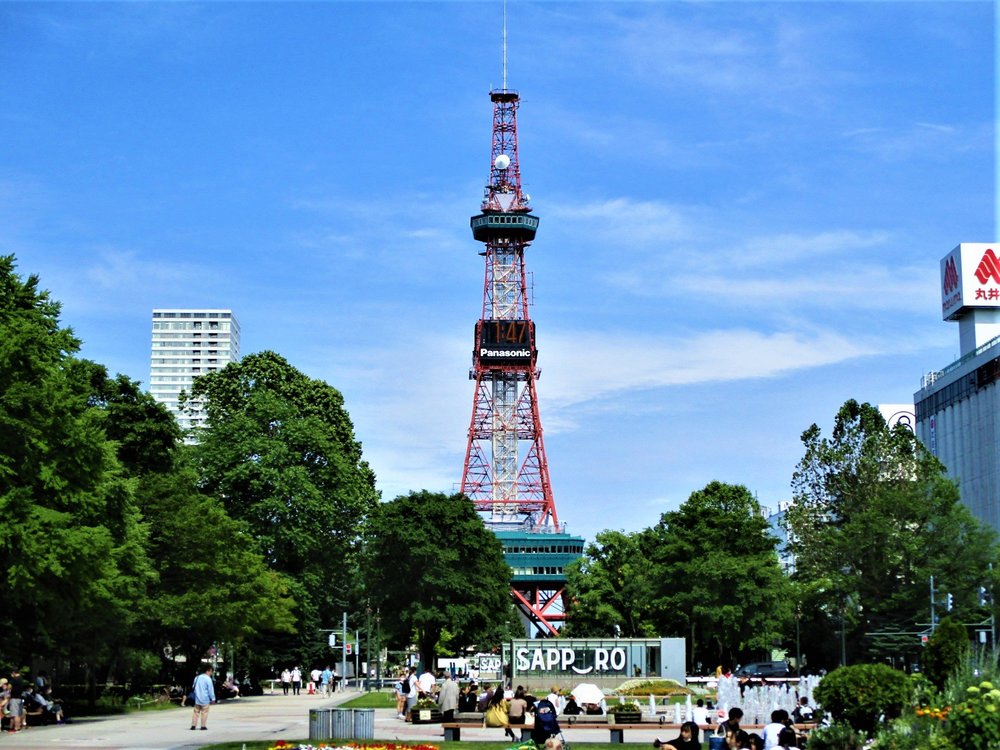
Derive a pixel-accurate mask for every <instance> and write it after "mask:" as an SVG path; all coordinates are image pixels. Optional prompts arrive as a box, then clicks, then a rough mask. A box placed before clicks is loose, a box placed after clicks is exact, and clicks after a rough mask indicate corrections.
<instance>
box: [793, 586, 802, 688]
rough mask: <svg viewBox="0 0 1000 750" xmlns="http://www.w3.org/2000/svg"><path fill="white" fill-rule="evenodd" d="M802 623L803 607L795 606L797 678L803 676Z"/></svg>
mask: <svg viewBox="0 0 1000 750" xmlns="http://www.w3.org/2000/svg"><path fill="white" fill-rule="evenodd" d="M801 623H802V605H801V604H796V605H795V676H796V677H801V676H802V645H801V641H800V625H801Z"/></svg>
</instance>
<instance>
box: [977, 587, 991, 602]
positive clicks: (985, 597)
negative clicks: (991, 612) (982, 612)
mask: <svg viewBox="0 0 1000 750" xmlns="http://www.w3.org/2000/svg"><path fill="white" fill-rule="evenodd" d="M979 606H980V607H988V606H990V592H989V591H988V590H987V588H986V587H985V586H980V587H979Z"/></svg>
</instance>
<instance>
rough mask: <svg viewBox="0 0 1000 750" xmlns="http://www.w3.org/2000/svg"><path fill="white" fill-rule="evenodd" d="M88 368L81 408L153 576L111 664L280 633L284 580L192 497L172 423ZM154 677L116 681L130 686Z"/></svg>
mask: <svg viewBox="0 0 1000 750" xmlns="http://www.w3.org/2000/svg"><path fill="white" fill-rule="evenodd" d="M92 367H93V371H92V373H91V378H90V380H91V383H92V387H93V395H92V396H91V403H92V404H93V405H95V406H96V407H98V408H99V410H100V413H101V415H102V422H101V424H102V427H103V429H104V433H105V435H106V436H107V437H108V439H109V440H111V442H112V444H113V445H114V447H115V450H116V452H117V455H118V458H119V461H120V462H121V464H122V467H123V470H124V472H125V474H126V475H127V476H128V477H129V479H130V484H131V486H132V487H134V489H135V492H134V495H135V498H136V507H137V508H138V510H139V511H140V513H141V518H142V522H143V524H144V527H145V528H146V529H147V531H148V536H147V541H146V544H147V551H148V554H149V558H150V560H151V561H152V562H151V566H152V568H153V571H154V572H155V574H156V575H155V578H154V580H153V581H152V582H151V583H150V584H149V586H148V589H147V597H146V601H145V602H144V606H143V607H141V608H139V609H138V611H137V613H136V614H137V622H136V623H135V627H134V628H133V630H132V637H131V639H130V642H131V649H130V650H129V651H123V652H122V653H121V654H119V658H118V662H119V663H120V664H135V665H137V668H138V667H144V666H147V665H148V664H150V663H151V662H152V663H153V664H155V665H157V666H163V661H164V659H163V655H164V654H165V653H172V654H173V655H178V654H183V655H186V656H187V657H188V663H195V662H196V661H197V659H198V658H200V657H201V656H202V655H203V654H204V653H205V652H206V651H207V650H208V648H209V647H210V646H211V645H213V644H225V645H226V646H227V647H228V646H232V645H239V644H241V643H243V642H244V641H246V640H247V639H249V638H251V637H254V636H257V635H259V634H260V633H262V632H264V633H266V632H269V631H278V632H290V631H291V630H292V628H293V625H294V620H293V618H292V614H291V613H292V606H293V604H294V602H293V601H292V600H291V599H290V598H289V597H288V592H287V588H288V584H287V581H285V580H284V579H283V578H282V577H281V575H280V574H278V573H275V572H273V571H271V570H269V569H268V568H267V566H266V565H265V563H264V560H263V557H262V556H261V554H260V552H259V551H258V550H257V544H256V541H255V540H254V539H253V538H252V537H251V536H250V534H249V532H248V530H247V528H246V526H245V524H242V523H240V522H238V521H235V520H233V519H231V518H230V517H229V516H228V515H227V514H226V511H225V509H224V508H223V507H222V504H221V503H220V502H219V501H218V500H217V499H215V498H211V497H209V496H207V495H205V494H203V493H202V492H201V491H200V490H199V489H198V475H197V473H196V472H195V471H194V470H193V469H192V468H191V467H190V462H189V461H188V460H187V459H186V458H185V454H184V451H183V450H182V447H181V443H180V436H181V435H180V429H179V428H178V426H177V421H176V420H175V419H174V417H173V415H172V414H171V413H170V412H169V411H167V409H166V407H165V406H163V404H160V403H158V402H157V401H156V400H155V399H154V398H153V397H152V396H151V395H150V394H149V393H145V392H143V391H142V390H141V388H140V387H139V384H138V383H137V382H135V381H134V380H131V379H130V378H128V377H126V376H124V375H118V376H116V377H114V378H109V377H108V376H107V373H106V371H105V370H104V368H103V367H100V366H98V365H92ZM155 672H156V670H154V671H153V674H151V675H150V674H145V675H138V676H137V675H135V674H133V675H128V674H124V675H121V676H122V677H124V678H126V679H128V680H129V682H131V683H132V684H133V685H134V684H136V683H137V681H138V679H140V678H141V677H147V678H152V677H154V676H155ZM161 676H162V678H163V679H174V677H175V675H173V674H170V673H167V674H163V675H161Z"/></svg>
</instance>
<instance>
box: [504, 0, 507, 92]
mask: <svg viewBox="0 0 1000 750" xmlns="http://www.w3.org/2000/svg"><path fill="white" fill-rule="evenodd" d="M503 88H504V91H506V90H507V0H503Z"/></svg>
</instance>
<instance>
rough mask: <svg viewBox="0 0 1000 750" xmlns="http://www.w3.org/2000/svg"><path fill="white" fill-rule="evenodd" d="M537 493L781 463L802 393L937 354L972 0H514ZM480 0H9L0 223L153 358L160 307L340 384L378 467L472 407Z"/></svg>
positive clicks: (987, 39)
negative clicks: (205, 311) (534, 345)
mask: <svg viewBox="0 0 1000 750" xmlns="http://www.w3.org/2000/svg"><path fill="white" fill-rule="evenodd" d="M508 19H509V74H508V82H509V86H510V87H511V88H516V89H518V90H519V91H520V93H521V98H522V106H521V109H520V112H519V136H520V156H521V165H522V175H523V181H524V185H525V188H526V190H527V192H529V193H530V194H531V196H532V202H533V205H534V209H535V212H536V213H537V214H538V215H539V216H540V217H541V227H540V229H539V233H538V237H537V240H536V242H535V243H534V245H532V246H531V247H530V248H529V249H528V251H527V253H528V255H527V259H528V267H529V270H530V271H531V272H532V274H533V289H534V302H535V305H534V307H533V308H532V316H533V318H534V319H535V320H536V322H537V326H538V343H539V351H540V366H541V367H542V372H543V374H542V379H541V381H540V383H539V388H540V404H541V414H542V420H543V424H544V426H545V431H546V432H545V437H546V449H547V452H548V457H549V462H550V471H551V476H552V482H553V485H554V488H555V497H556V505H557V508H558V511H559V517H560V520H563V521H566V522H568V524H569V530H570V531H571V532H573V533H577V534H582V535H584V536H587V537H589V538H592V537H593V535H594V533H596V532H597V531H599V530H601V529H605V528H619V529H625V530H629V531H631V530H636V529H639V528H642V527H644V526H648V525H651V524H653V523H655V522H656V521H657V520H658V518H659V514H660V513H662V512H664V511H666V510H671V509H674V508H676V507H677V506H678V504H679V503H681V502H682V501H683V500H684V499H685V498H686V497H687V496H688V495H689V494H690V493H691V492H693V491H695V490H697V489H700V488H701V487H703V486H704V485H705V484H706V483H708V482H710V481H712V480H714V479H718V480H721V481H726V482H734V483H742V484H745V485H747V486H748V487H749V488H750V489H751V490H752V491H754V492H755V493H757V495H758V498H759V500H760V502H761V503H762V504H765V505H771V506H773V505H776V504H777V502H778V501H779V500H783V499H787V498H788V496H789V482H790V479H791V475H792V472H793V470H794V467H795V464H796V462H797V461H798V459H799V458H800V457H801V452H802V448H801V444H800V442H799V437H800V435H801V433H802V431H803V430H804V429H806V428H807V427H808V426H809V425H810V424H811V423H813V422H817V423H818V424H820V425H821V426H822V427H824V429H828V427H829V425H830V423H831V421H832V418H833V415H834V413H835V411H836V409H837V408H838V406H839V405H840V404H841V403H843V401H844V400H846V399H848V398H856V399H858V400H865V401H870V402H872V403H899V402H906V401H910V400H911V399H912V394H913V393H914V391H916V390H917V388H918V387H919V382H920V376H921V375H922V374H923V373H925V372H927V371H929V370H933V369H939V368H941V367H942V366H944V365H946V364H948V363H949V362H951V361H952V360H953V359H954V358H955V357H956V356H957V352H958V330H957V326H955V325H954V324H946V323H944V322H942V321H941V319H940V314H939V309H940V308H939V304H940V301H939V297H940V295H939V281H938V273H939V272H938V261H939V259H940V258H941V257H942V256H943V255H945V254H946V253H947V252H948V251H949V250H950V249H951V248H952V247H954V246H955V245H956V244H958V243H959V242H990V241H993V240H995V239H996V237H997V235H996V199H997V195H996V185H995V148H994V146H995V133H996V125H995V106H994V99H995V94H996V67H995V45H994V41H995V33H996V24H995V20H994V5H993V4H992V3H989V2H944V3H933V2H875V3H863V2H836V3H814V2H800V3H794V2H780V3H758V2H727V3H724V2H706V3H682V2H660V3H653V2H650V3H624V2H623V3H608V4H601V3H555V2H543V3H528V2H517V1H516V0H513V1H512V2H511V3H510V4H509V7H508ZM500 39H501V5H500V3H499V2H475V3H473V2H467V3H458V2H455V3H436V2H421V3H339V2H329V3H317V4H305V3H302V4H299V3H294V4H293V3H273V4H266V3H259V4H240V3H210V4H188V3H171V4H153V3H127V4H115V3H98V4H86V3H70V4H56V3H40V4H34V3H3V4H0V143H2V146H0V251H2V252H5V253H8V252H12V253H14V254H16V256H17V258H18V264H19V270H20V272H21V273H22V274H28V273H38V274H39V275H40V276H41V278H42V283H43V286H44V287H46V288H48V289H50V290H51V291H52V292H53V294H54V296H55V297H56V298H57V299H60V300H61V301H62V302H63V304H64V307H63V316H64V321H65V322H66V323H68V324H69V325H71V326H72V327H73V328H74V329H75V331H76V332H77V333H78V335H79V336H80V337H81V338H82V339H83V340H84V348H83V354H84V355H85V356H88V357H90V358H92V359H95V360H98V361H100V362H103V363H105V364H106V365H108V367H109V368H111V369H112V370H114V371H120V372H124V373H126V374H128V375H129V376H131V377H133V378H136V379H139V380H142V381H144V382H146V381H148V378H149V349H150V341H149V338H150V319H151V310H152V308H154V307H174V306H177V307H186V306H190V307H232V308H233V309H234V310H235V312H236V314H237V316H238V318H239V319H240V323H241V326H242V331H243V352H244V353H248V352H253V351H260V350H263V349H273V350H275V351H278V352H279V353H281V354H282V355H284V356H285V357H287V358H288V359H289V360H290V361H291V362H292V363H293V364H294V365H295V366H297V367H299V368H300V369H302V370H303V371H305V372H306V373H308V374H309V375H311V376H314V377H317V378H322V379H324V380H326V381H328V382H329V383H331V384H332V385H334V386H336V387H337V388H339V389H340V390H341V391H342V392H343V393H344V396H345V399H346V402H347V406H348V409H349V411H350V413H351V417H352V419H353V421H354V424H355V429H356V432H357V435H358V438H359V439H360V440H361V441H362V442H363V445H364V451H365V455H366V457H367V459H368V460H369V461H370V463H371V464H372V466H373V468H374V470H375V472H376V473H377V475H378V481H379V487H380V489H381V490H382V492H383V496H384V497H385V498H387V499H388V498H392V497H394V496H395V495H397V494H400V493H404V492H407V491H409V490H411V489H422V488H427V489H431V490H445V491H449V492H450V491H452V490H453V488H454V487H455V486H456V484H457V482H458V480H459V478H460V474H461V469H462V460H463V457H464V450H465V442H466V437H465V436H466V431H467V429H468V423H469V417H470V413H471V407H472V384H471V383H470V381H469V380H468V370H469V367H470V365H471V340H472V329H473V324H474V322H475V320H476V318H477V317H478V315H479V313H480V309H481V305H482V284H483V264H482V258H481V257H480V256H479V255H478V251H479V249H480V246H479V245H478V244H477V243H476V242H474V241H473V239H472V236H471V233H470V231H469V227H468V219H469V217H470V216H471V215H472V214H474V213H476V212H477V211H478V208H479V202H480V200H481V197H482V189H483V185H484V184H485V181H486V179H487V177H488V168H489V158H490V151H489V147H490V124H491V115H492V112H491V104H490V101H489V97H488V92H489V89H490V88H491V86H494V87H497V86H499V85H500V83H501V64H500V61H501V54H500Z"/></svg>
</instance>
